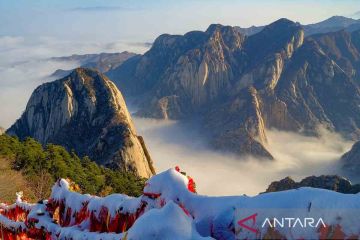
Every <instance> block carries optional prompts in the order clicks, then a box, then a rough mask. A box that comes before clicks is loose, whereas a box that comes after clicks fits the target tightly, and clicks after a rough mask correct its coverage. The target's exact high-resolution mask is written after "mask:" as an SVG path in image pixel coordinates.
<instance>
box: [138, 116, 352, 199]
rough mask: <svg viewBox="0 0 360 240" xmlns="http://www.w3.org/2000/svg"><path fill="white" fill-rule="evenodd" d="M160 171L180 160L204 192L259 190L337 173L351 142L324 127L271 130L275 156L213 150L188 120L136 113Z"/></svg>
mask: <svg viewBox="0 0 360 240" xmlns="http://www.w3.org/2000/svg"><path fill="white" fill-rule="evenodd" d="M134 121H135V125H136V127H137V130H138V134H139V135H142V136H143V137H144V139H145V143H146V145H147V147H148V148H149V151H150V154H151V156H152V158H153V159H154V163H155V166H156V168H157V170H158V171H163V170H166V169H168V168H171V167H174V166H176V165H178V166H180V167H181V168H182V169H183V170H184V171H186V172H187V173H188V174H189V175H190V176H192V177H194V179H195V182H196V184H197V187H198V191H199V193H201V194H208V195H241V194H248V195H256V194H258V193H259V192H263V191H265V190H266V188H267V187H268V185H269V184H270V183H271V182H272V181H275V180H280V179H282V178H284V177H286V176H291V177H293V178H294V179H295V180H300V179H302V178H303V177H306V176H310V175H321V174H334V173H338V171H337V169H339V166H338V159H339V157H340V156H341V155H342V154H343V153H344V152H345V151H347V150H348V149H350V147H351V145H352V142H348V141H345V140H343V139H342V138H341V137H340V136H339V135H337V134H335V133H330V132H327V131H325V130H323V129H321V130H320V137H319V138H316V137H308V136H302V135H299V134H296V133H290V132H282V131H278V130H268V131H267V133H268V139H269V142H270V144H269V146H268V148H269V149H270V151H271V153H272V154H273V155H274V157H275V158H276V160H275V161H269V160H264V159H254V158H252V157H242V158H240V157H238V156H235V155H231V154H224V153H221V152H215V151H213V150H211V149H210V148H209V146H207V144H206V141H205V140H204V139H203V138H202V137H201V133H200V132H199V131H197V130H196V129H200V128H198V127H197V126H193V125H192V124H189V123H180V122H175V121H163V120H153V119H143V118H134Z"/></svg>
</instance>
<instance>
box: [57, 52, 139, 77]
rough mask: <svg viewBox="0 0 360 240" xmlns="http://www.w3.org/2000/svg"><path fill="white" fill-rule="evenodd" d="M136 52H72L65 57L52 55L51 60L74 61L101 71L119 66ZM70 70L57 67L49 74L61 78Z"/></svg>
mask: <svg viewBox="0 0 360 240" xmlns="http://www.w3.org/2000/svg"><path fill="white" fill-rule="evenodd" d="M136 55H137V54H135V53H131V52H126V51H125V52H121V53H100V54H84V55H78V54H74V55H71V56H65V57H53V58H51V60H54V61H74V62H78V63H79V66H81V67H85V68H95V69H97V70H99V71H100V72H102V73H106V72H107V71H109V70H111V69H113V68H116V67H118V66H120V65H121V64H122V63H123V62H124V61H126V60H128V59H129V58H132V57H134V56H136ZM71 72H72V70H63V69H58V70H56V71H55V72H54V73H52V74H51V76H52V77H55V78H62V77H65V76H67V75H69V74H70V73H71Z"/></svg>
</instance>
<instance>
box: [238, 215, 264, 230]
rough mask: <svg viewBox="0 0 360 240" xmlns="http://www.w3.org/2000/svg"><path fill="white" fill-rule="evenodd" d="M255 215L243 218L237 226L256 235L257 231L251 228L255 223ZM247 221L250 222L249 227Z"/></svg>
mask: <svg viewBox="0 0 360 240" xmlns="http://www.w3.org/2000/svg"><path fill="white" fill-rule="evenodd" d="M257 215H258V214H257V213H255V214H253V215H251V216H248V217H246V218H244V219H241V220H240V221H238V224H239V225H240V226H241V227H243V228H245V229H247V230H249V231H251V232H253V233H258V231H259V230H257V229H255V228H253V226H254V224H255V222H256V217H257ZM249 221H251V225H249V223H248V222H249Z"/></svg>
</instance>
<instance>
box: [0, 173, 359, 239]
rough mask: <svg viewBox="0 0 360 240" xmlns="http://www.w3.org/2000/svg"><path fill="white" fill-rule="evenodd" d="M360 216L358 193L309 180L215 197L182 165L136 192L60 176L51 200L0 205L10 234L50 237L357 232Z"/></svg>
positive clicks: (336, 235)
mask: <svg viewBox="0 0 360 240" xmlns="http://www.w3.org/2000/svg"><path fill="white" fill-rule="evenodd" d="M56 212H57V217H56ZM17 213H19V214H25V216H26V219H27V221H26V222H22V221H20V220H19V219H20V218H17V217H16V214H17ZM359 220H360V194H342V193H338V192H334V191H329V190H325V189H316V188H309V187H303V188H299V189H294V190H288V191H282V192H272V193H264V194H260V195H257V196H254V197H249V196H246V195H243V196H228V197H209V196H203V195H198V194H197V193H196V191H195V184H194V182H193V180H192V178H191V177H189V176H186V175H185V173H182V172H181V171H180V169H178V168H176V169H169V170H167V171H165V172H162V173H160V174H158V175H155V176H153V177H152V178H150V179H149V180H148V181H147V183H146V186H145V188H144V193H143V195H142V196H140V197H138V198H133V197H128V196H126V195H122V194H113V195H109V196H107V197H104V198H100V197H96V196H91V195H82V194H79V193H76V192H72V191H71V189H70V186H69V183H68V182H67V181H65V180H59V181H58V182H57V183H56V184H55V185H54V187H53V189H52V195H51V197H50V199H49V200H44V201H42V202H39V203H38V204H35V205H29V204H27V203H23V202H22V201H21V199H20V195H19V197H18V199H17V201H16V203H15V204H13V205H10V206H6V205H0V225H1V226H3V229H4V231H5V232H6V233H10V234H15V233H16V234H18V232H19V233H22V234H27V236H28V237H32V238H37V237H39V236H40V235H41V236H47V237H48V238H49V239H104V240H106V239H111V240H112V239H124V240H125V239H126V240H137V239H172V240H173V239H175V240H177V239H179V240H180V239H181V240H184V239H185V240H186V239H189V240H190V239H191V240H196V239H199V240H200V239H229V240H232V239H234V240H235V239H274V238H276V239H278V238H281V239H345V238H355V239H358V238H359V236H360V225H359ZM14 232H15V233H14Z"/></svg>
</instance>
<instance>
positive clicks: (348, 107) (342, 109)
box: [107, 19, 360, 159]
mask: <svg viewBox="0 0 360 240" xmlns="http://www.w3.org/2000/svg"><path fill="white" fill-rule="evenodd" d="M359 32H360V31H355V32H351V33H350V32H347V31H340V32H335V33H333V32H331V33H324V34H316V35H312V36H310V37H307V38H305V37H304V29H303V27H302V26H301V25H300V24H298V23H294V22H292V21H290V20H287V19H280V20H278V21H276V22H274V23H272V24H270V25H268V26H266V27H265V28H264V29H263V30H262V31H260V32H259V33H256V34H253V35H251V36H245V35H243V34H241V33H239V31H237V29H236V28H235V27H230V26H222V25H219V24H213V25H210V26H209V27H208V29H207V30H206V31H205V32H201V31H193V32H189V33H186V34H184V35H183V36H180V35H169V34H163V35H161V36H159V37H158V38H157V39H156V40H155V42H154V44H153V46H152V48H151V49H150V50H149V51H148V52H146V53H145V54H144V55H142V56H138V57H134V58H131V59H129V60H128V61H126V62H124V63H123V64H122V65H121V66H119V67H118V68H115V69H113V70H111V71H109V72H108V73H107V75H108V76H109V77H110V78H111V79H112V80H113V81H114V82H115V83H116V84H117V85H118V86H119V88H120V89H122V91H123V93H124V94H125V96H131V97H135V98H136V99H137V101H138V102H139V104H140V110H139V111H138V113H137V114H138V115H140V116H144V117H155V118H168V119H189V118H193V117H194V116H195V115H197V116H200V121H201V123H202V126H203V129H202V130H203V131H204V132H206V135H209V139H210V141H211V144H212V145H213V146H214V147H215V148H218V149H220V150H225V151H231V152H235V153H237V154H241V155H244V154H245V155H246V154H251V155H255V156H260V157H265V158H270V159H271V158H272V155H271V153H270V152H269V151H268V150H267V148H266V145H267V137H266V129H267V128H277V129H280V130H286V131H296V132H303V133H306V134H312V135H313V134H317V128H318V127H319V125H322V126H324V127H325V128H327V129H329V130H331V131H336V132H340V133H342V134H343V135H344V136H346V137H348V138H352V139H358V137H359V136H360V129H359V127H360V117H359V116H360V109H359V107H358V106H360V89H359V83H360V78H359V73H358V71H359V64H358V56H359V52H360V45H359V42H360V35H359ZM349 123H350V124H349Z"/></svg>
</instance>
